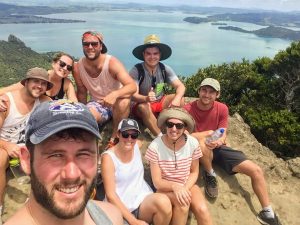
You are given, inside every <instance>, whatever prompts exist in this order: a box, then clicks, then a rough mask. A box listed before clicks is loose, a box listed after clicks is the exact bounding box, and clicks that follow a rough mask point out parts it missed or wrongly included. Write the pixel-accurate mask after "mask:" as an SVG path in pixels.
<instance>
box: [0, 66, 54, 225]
mask: <svg viewBox="0 0 300 225" xmlns="http://www.w3.org/2000/svg"><path fill="white" fill-rule="evenodd" d="M21 84H22V85H23V87H22V88H21V89H19V90H15V91H12V92H7V93H5V94H4V95H3V96H2V98H3V99H4V100H5V103H6V106H7V110H6V111H3V112H0V224H1V214H2V211H3V201H4V193H5V186H6V169H7V167H8V162H9V160H10V159H11V158H19V154H20V148H21V146H22V145H24V144H25V139H24V134H25V126H26V122H27V120H28V118H29V115H30V113H31V112H32V110H33V109H34V108H35V107H36V106H37V105H38V104H40V102H42V101H47V100H51V99H50V98H49V97H47V96H45V95H44V94H45V92H46V90H49V89H50V88H51V87H52V85H53V84H52V83H50V82H49V79H48V73H47V71H46V70H44V69H41V68H38V67H35V68H32V69H30V70H28V72H27V74H26V78H25V79H23V80H22V81H21Z"/></svg>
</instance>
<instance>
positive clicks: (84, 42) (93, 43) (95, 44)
mask: <svg viewBox="0 0 300 225" xmlns="http://www.w3.org/2000/svg"><path fill="white" fill-rule="evenodd" d="M90 45H91V46H92V47H93V48H96V47H98V45H99V42H98V41H93V42H86V41H83V42H82V46H83V47H85V48H88V47H90Z"/></svg>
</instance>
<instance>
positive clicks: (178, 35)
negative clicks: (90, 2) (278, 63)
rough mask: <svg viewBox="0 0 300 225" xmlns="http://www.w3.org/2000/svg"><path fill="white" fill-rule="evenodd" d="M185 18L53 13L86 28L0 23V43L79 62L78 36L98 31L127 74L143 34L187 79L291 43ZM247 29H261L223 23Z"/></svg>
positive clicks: (135, 13)
mask: <svg viewBox="0 0 300 225" xmlns="http://www.w3.org/2000/svg"><path fill="white" fill-rule="evenodd" d="M187 16H204V15H192V14H184V13H181V12H169V13H165V12H156V11H150V12H149V11H148V12H140V11H98V12H90V13H65V14H52V15H48V16H47V17H50V18H62V19H80V20H85V21H86V22H85V23H55V24H1V25H0V31H1V32H0V39H1V40H7V38H8V35H9V34H14V35H15V36H17V37H18V38H20V39H21V40H22V41H23V42H24V43H25V44H26V45H27V46H28V47H30V48H32V49H33V50H35V51H37V52H48V51H65V52H67V53H69V54H71V55H73V56H75V57H78V58H79V57H81V56H82V55H83V53H82V47H81V34H82V33H83V32H84V31H87V30H91V29H93V30H98V31H100V32H102V33H103V34H104V42H105V44H106V46H107V48H108V53H109V54H112V55H114V56H116V57H117V58H119V59H120V60H121V61H122V62H123V64H124V65H125V67H126V69H128V70H130V69H131V68H132V66H134V64H136V63H137V62H138V61H139V60H138V59H136V58H135V57H134V56H133V55H132V53H131V52H132V50H133V49H134V48H135V47H136V46H138V45H140V44H143V41H144V37H145V36H147V35H148V34H157V35H159V37H160V39H161V42H162V43H166V44H168V45H169V46H170V47H171V48H172V56H171V57H170V58H169V59H167V60H165V61H164V62H165V63H166V64H168V65H170V66H171V67H172V68H173V69H174V70H175V72H176V73H177V74H179V75H183V76H190V75H192V74H195V73H197V71H198V69H199V68H203V67H207V66H209V65H211V64H222V63H224V62H226V63H228V62H232V61H241V60H242V59H243V58H245V59H248V60H254V59H256V58H258V57H263V56H268V57H271V58H272V57H274V56H275V54H276V53H278V51H280V50H284V49H285V48H286V47H288V46H289V45H290V43H291V41H289V40H282V39H278V38H261V37H257V36H256V35H254V34H245V33H239V32H235V31H227V30H220V29H218V26H214V25H211V24H210V23H203V24H191V23H187V22H184V21H183V19H184V18H185V17H187ZM226 23H227V25H232V26H239V27H241V28H243V29H247V30H255V29H259V28H262V26H258V25H255V24H249V23H238V22H228V21H226Z"/></svg>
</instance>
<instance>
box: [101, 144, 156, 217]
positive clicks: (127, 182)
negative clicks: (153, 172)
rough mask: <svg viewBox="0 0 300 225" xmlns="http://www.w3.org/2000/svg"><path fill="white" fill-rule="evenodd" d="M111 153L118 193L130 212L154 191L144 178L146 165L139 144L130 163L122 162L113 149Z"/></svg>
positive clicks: (109, 151)
mask: <svg viewBox="0 0 300 225" xmlns="http://www.w3.org/2000/svg"><path fill="white" fill-rule="evenodd" d="M102 154H109V155H110V157H111V159H112V161H113V163H114V166H115V183H116V193H117V195H118V196H119V198H120V199H121V201H122V202H123V203H124V205H125V206H126V207H127V208H128V210H129V211H130V212H132V211H133V210H135V209H137V208H138V207H139V205H140V204H141V203H142V201H143V200H144V198H145V197H146V196H147V195H149V194H151V193H153V191H152V189H151V188H150V186H149V185H148V184H147V183H146V181H145V180H144V166H143V162H142V158H141V153H140V150H139V147H138V145H137V144H135V146H134V156H133V159H132V160H131V161H130V162H129V163H123V162H121V161H120V160H119V159H118V157H117V156H116V155H115V153H114V152H113V151H111V150H108V151H105V152H104V153H102Z"/></svg>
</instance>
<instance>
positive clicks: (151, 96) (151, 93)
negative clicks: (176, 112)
mask: <svg viewBox="0 0 300 225" xmlns="http://www.w3.org/2000/svg"><path fill="white" fill-rule="evenodd" d="M148 99H149V102H154V101H156V94H155V92H154V90H153V87H151V90H150V91H149V93H148Z"/></svg>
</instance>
